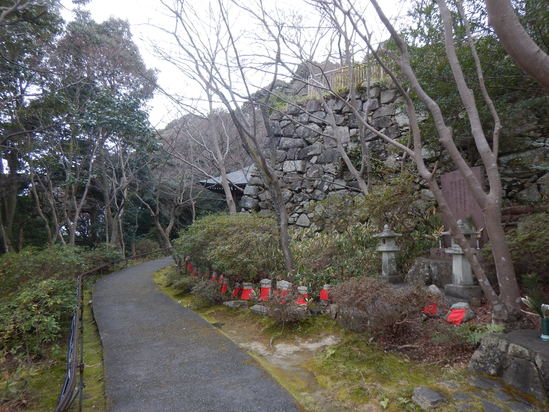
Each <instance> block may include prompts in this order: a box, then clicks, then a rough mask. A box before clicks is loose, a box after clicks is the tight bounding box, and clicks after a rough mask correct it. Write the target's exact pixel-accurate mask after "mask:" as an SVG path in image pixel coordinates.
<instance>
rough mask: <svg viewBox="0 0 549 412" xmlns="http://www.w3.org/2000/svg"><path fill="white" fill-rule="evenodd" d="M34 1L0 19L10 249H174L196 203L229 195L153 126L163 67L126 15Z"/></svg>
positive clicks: (2, 201)
mask: <svg viewBox="0 0 549 412" xmlns="http://www.w3.org/2000/svg"><path fill="white" fill-rule="evenodd" d="M33 4H34V5H32V6H30V7H27V8H25V9H23V10H22V11H16V12H14V13H12V14H10V15H9V16H7V18H6V20H5V21H3V22H2V24H1V26H0V39H1V42H0V48H1V51H0V70H1V73H0V76H1V78H2V85H1V90H0V102H1V105H0V136H1V137H0V139H1V140H0V240H1V241H0V244H1V247H0V250H1V251H2V252H11V251H20V250H22V249H23V248H24V247H26V246H40V247H42V246H45V245H53V244H57V243H59V244H67V245H71V246H74V245H81V246H87V247H95V246H97V245H98V244H100V243H102V242H107V243H110V244H112V245H113V246H114V247H115V248H117V249H120V250H121V251H122V252H123V253H125V251H126V249H131V250H132V251H135V245H136V243H138V242H139V240H141V239H144V238H146V237H147V236H148V237H149V238H151V239H152V240H154V241H155V242H156V241H160V243H162V245H163V246H169V238H170V235H171V233H175V231H176V230H177V229H178V228H180V227H182V225H184V224H185V223H186V222H189V221H190V220H191V212H190V211H189V210H190V209H191V206H192V207H194V206H196V203H197V202H198V203H199V205H200V206H201V207H203V208H206V209H207V208H212V207H213V208H214V209H215V208H219V205H221V206H222V204H223V203H222V201H221V202H220V201H219V199H216V198H214V199H213V200H207V198H210V199H211V198H212V196H211V195H203V193H202V191H201V190H200V187H198V185H197V182H198V180H199V179H200V178H204V176H200V178H197V173H196V172H195V171H191V172H187V171H185V173H182V171H181V169H183V168H181V167H180V166H181V165H176V164H175V163H174V160H173V159H172V158H170V156H169V154H168V152H167V149H166V147H165V145H163V144H162V142H161V139H160V138H159V134H158V132H157V131H156V130H155V129H154V128H153V126H152V125H151V124H150V123H149V120H148V110H149V106H148V102H149V101H150V99H151V97H152V96H153V92H154V89H155V82H156V74H155V71H154V70H152V69H149V68H147V67H146V66H145V64H144V62H143V59H142V58H141V56H140V53H139V50H138V49H137V46H136V45H135V44H134V42H133V40H132V35H131V33H130V29H129V25H128V23H127V22H125V21H122V20H117V19H112V18H111V19H109V20H107V21H104V22H103V23H96V22H95V21H93V20H92V18H91V17H90V15H89V14H88V13H86V12H84V11H79V12H77V14H76V16H75V19H74V20H73V21H71V22H69V23H66V22H64V21H63V20H62V19H61V18H60V13H59V7H60V6H59V5H58V4H57V2H34V3H33ZM172 169H175V170H176V172H174V171H173V170H172ZM193 178H194V180H193ZM193 190H194V193H193ZM204 199H206V200H204ZM200 202H202V204H200ZM204 202H206V204H204ZM168 225H170V228H169V230H168V231H167V232H168V235H167V236H166V235H165V232H166V227H167V226H168Z"/></svg>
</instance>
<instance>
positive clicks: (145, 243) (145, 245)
mask: <svg viewBox="0 0 549 412" xmlns="http://www.w3.org/2000/svg"><path fill="white" fill-rule="evenodd" d="M159 248H160V246H159V244H158V242H157V241H155V240H152V239H147V238H145V239H141V240H139V241H138V242H137V243H136V244H135V254H136V255H138V256H139V255H144V254H146V253H151V252H154V251H155V250H158V249H159Z"/></svg>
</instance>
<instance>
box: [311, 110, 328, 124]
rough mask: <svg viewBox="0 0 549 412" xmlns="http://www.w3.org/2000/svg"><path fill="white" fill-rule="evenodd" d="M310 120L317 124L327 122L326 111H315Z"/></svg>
mask: <svg viewBox="0 0 549 412" xmlns="http://www.w3.org/2000/svg"><path fill="white" fill-rule="evenodd" d="M309 121H310V122H312V123H316V124H325V123H326V112H314V113H311V115H310V116H309Z"/></svg>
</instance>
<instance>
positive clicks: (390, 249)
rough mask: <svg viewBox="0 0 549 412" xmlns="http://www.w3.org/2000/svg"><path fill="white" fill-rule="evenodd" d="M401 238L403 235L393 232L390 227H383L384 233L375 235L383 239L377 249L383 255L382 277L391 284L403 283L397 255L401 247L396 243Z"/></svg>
mask: <svg viewBox="0 0 549 412" xmlns="http://www.w3.org/2000/svg"><path fill="white" fill-rule="evenodd" d="M400 236H402V234H400V233H395V232H393V231H392V230H391V229H389V225H385V226H384V227H383V232H381V233H378V234H377V235H374V237H377V238H379V239H381V244H380V245H379V246H378V247H377V249H376V250H377V251H378V252H380V253H381V277H382V279H383V280H385V281H386V282H389V283H400V282H402V275H401V274H400V273H399V272H398V270H397V264H396V254H397V252H398V251H399V250H400V247H398V245H397V244H396V242H395V240H396V238H397V237H400Z"/></svg>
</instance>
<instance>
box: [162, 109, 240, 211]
mask: <svg viewBox="0 0 549 412" xmlns="http://www.w3.org/2000/svg"><path fill="white" fill-rule="evenodd" d="M208 100H209V102H210V103H209V112H208V113H202V112H200V111H198V110H196V111H195V113H191V114H187V115H185V116H184V117H182V118H180V119H179V120H176V121H174V122H172V123H171V124H170V125H168V127H167V128H166V129H164V130H163V131H162V132H160V135H161V139H162V140H163V141H164V142H165V143H166V145H167V146H169V147H170V151H171V153H172V155H173V156H175V157H176V158H177V159H178V161H179V162H181V163H183V164H184V165H185V166H188V167H191V168H192V169H193V170H195V171H196V172H198V173H200V174H201V175H203V176H204V177H206V178H209V179H214V180H215V179H219V180H220V182H219V183H221V186H222V187H223V192H224V195H225V202H226V203H227V209H228V210H229V213H230V214H235V213H236V202H235V200H234V196H233V192H232V189H231V182H230V181H229V178H228V177H227V175H228V173H229V171H230V169H231V168H234V167H236V168H237V169H241V168H243V167H244V163H247V162H249V158H248V156H247V155H246V154H245V153H242V152H243V150H241V145H240V142H239V141H237V139H238V136H236V135H235V133H234V131H233V130H232V127H231V126H232V121H231V119H230V118H229V116H228V113H227V112H224V111H221V110H215V109H214V108H213V104H212V101H211V99H208ZM191 153H192V154H193V155H192V156H191V155H190V154H191ZM242 155H244V157H245V159H242V157H243V156H242ZM235 158H239V160H240V161H236V162H235ZM218 176H219V177H218ZM232 187H236V186H234V185H233V186H232Z"/></svg>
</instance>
